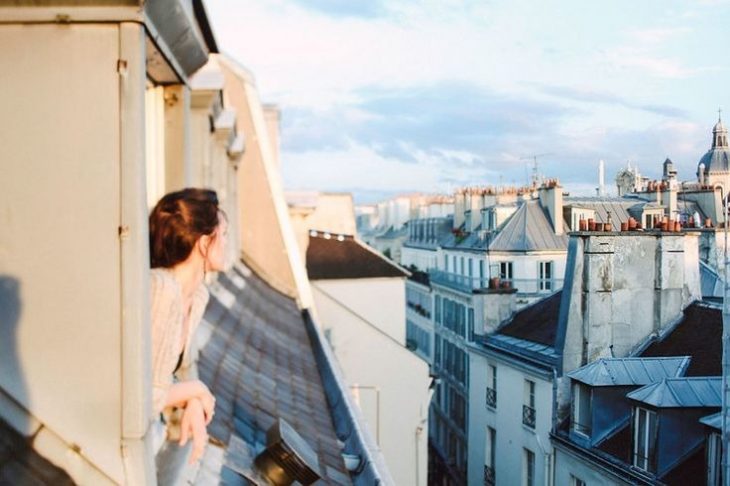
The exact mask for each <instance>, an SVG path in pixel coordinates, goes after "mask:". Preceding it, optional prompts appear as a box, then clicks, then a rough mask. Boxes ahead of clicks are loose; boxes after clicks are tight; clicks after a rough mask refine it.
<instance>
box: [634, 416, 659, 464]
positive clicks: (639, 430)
mask: <svg viewBox="0 0 730 486" xmlns="http://www.w3.org/2000/svg"><path fill="white" fill-rule="evenodd" d="M657 430H658V429H657V416H656V412H653V411H651V410H647V409H645V408H642V407H636V408H635V409H634V441H633V446H634V447H633V461H632V462H633V464H634V466H636V467H638V468H639V469H643V470H644V471H649V472H653V471H654V469H655V467H656V466H655V463H656V461H655V458H656V441H657V440H656V439H657Z"/></svg>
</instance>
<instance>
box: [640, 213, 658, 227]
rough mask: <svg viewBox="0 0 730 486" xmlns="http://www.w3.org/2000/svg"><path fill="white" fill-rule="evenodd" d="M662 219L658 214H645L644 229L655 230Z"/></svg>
mask: <svg viewBox="0 0 730 486" xmlns="http://www.w3.org/2000/svg"><path fill="white" fill-rule="evenodd" d="M660 219H661V216H660V215H659V214H657V213H644V228H646V229H651V228H653V227H654V226H655V225H656V223H657V221H659V220H660Z"/></svg>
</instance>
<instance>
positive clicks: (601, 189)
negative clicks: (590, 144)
mask: <svg viewBox="0 0 730 486" xmlns="http://www.w3.org/2000/svg"><path fill="white" fill-rule="evenodd" d="M605 176H606V174H605V167H604V165H603V159H601V160H600V161H599V162H598V197H605V196H606V185H605V182H606V181H605Z"/></svg>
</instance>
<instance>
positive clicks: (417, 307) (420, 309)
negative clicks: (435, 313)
mask: <svg viewBox="0 0 730 486" xmlns="http://www.w3.org/2000/svg"><path fill="white" fill-rule="evenodd" d="M406 306H408V308H409V309H411V310H412V311H413V312H415V313H416V314H418V315H420V316H423V317H425V318H426V319H430V318H431V311H429V310H428V309H426V308H425V307H423V306H422V305H421V304H416V303H414V302H406Z"/></svg>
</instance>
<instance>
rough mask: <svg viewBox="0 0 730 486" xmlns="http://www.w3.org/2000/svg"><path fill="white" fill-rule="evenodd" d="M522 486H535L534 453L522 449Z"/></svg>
mask: <svg viewBox="0 0 730 486" xmlns="http://www.w3.org/2000/svg"><path fill="white" fill-rule="evenodd" d="M522 451H523V454H522V486H535V453H534V452H532V451H531V450H530V449H527V448H525V449H522Z"/></svg>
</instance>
